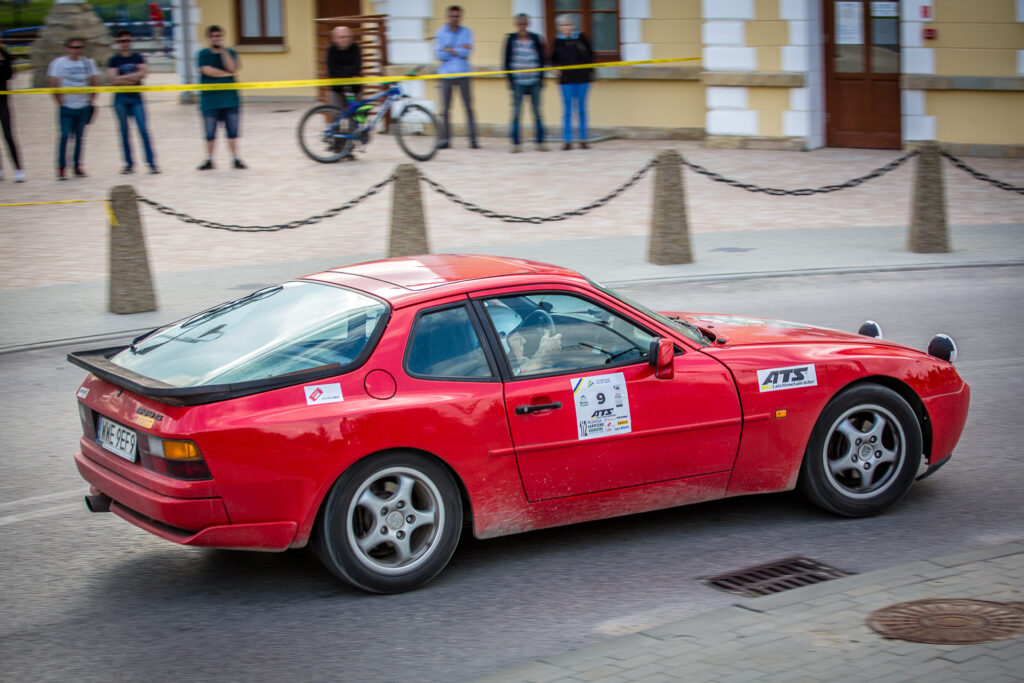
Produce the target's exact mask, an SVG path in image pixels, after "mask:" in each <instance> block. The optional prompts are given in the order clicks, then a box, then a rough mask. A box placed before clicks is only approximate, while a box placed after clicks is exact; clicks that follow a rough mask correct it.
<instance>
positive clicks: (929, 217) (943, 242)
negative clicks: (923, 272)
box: [907, 141, 952, 254]
mask: <svg viewBox="0 0 1024 683" xmlns="http://www.w3.org/2000/svg"><path fill="white" fill-rule="evenodd" d="M912 201H913V204H912V207H911V214H910V232H909V233H908V235H907V249H909V250H910V251H913V252H915V253H918V254H942V253H946V252H949V251H952V249H950V248H949V236H948V233H947V230H946V191H945V187H944V186H943V180H942V154H941V153H940V150H939V145H938V144H937V143H936V142H935V141H929V142H926V143H924V144H923V145H921V148H920V150H919V153H918V156H917V170H916V172H915V175H914V198H913V200H912Z"/></svg>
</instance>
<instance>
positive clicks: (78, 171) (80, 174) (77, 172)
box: [75, 166, 86, 178]
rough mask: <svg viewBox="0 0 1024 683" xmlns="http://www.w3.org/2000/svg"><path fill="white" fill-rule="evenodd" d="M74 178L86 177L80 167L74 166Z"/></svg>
mask: <svg viewBox="0 0 1024 683" xmlns="http://www.w3.org/2000/svg"><path fill="white" fill-rule="evenodd" d="M75 177H76V178H85V177H86V173H85V170H84V169H83V168H82V167H81V166H75Z"/></svg>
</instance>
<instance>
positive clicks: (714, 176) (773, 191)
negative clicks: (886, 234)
mask: <svg viewBox="0 0 1024 683" xmlns="http://www.w3.org/2000/svg"><path fill="white" fill-rule="evenodd" d="M916 154H918V152H917V150H914V151H911V152H907V153H906V154H904V155H903V156H901V157H899V158H898V159H893V160H892V161H890V162H889V163H887V164H885V165H884V166H879V167H878V168H876V169H875V170H873V171H871V173H868V174H866V175H862V176H860V177H858V178H851V179H850V180H847V181H846V182H845V183H839V184H838V185H823V186H822V187H803V188H800V189H798V190H786V189H783V188H780V187H761V186H759V185H752V184H750V183H741V182H740V181H738V180H733V179H732V178H726V177H725V176H723V175H721V174H720V173H715V172H714V171H709V170H708V169H706V168H704V167H703V166H699V165H698V164H695V163H693V162H691V161H687V160H686V158H685V157H683V166H686V167H688V168H690V169H692V170H694V171H696V172H697V173H700V174H701V175H704V176H707V177H708V178H711V180H714V181H716V182H719V183H725V184H726V185H732V186H733V187H738V188H740V189H741V190H746V191H747V192H763V193H764V194H770V195H775V196H783V195H785V196H795V197H805V196H807V195H812V194H825V193H827V192H835V191H837V190H845V189H847V188H850V187H857V186H858V185H860V184H861V183H866V182H867V181H869V180H873V179H874V178H879V177H881V176H883V175H885V174H886V173H888V172H889V171H894V170H896V169H897V168H899V167H900V166H902V165H903V163H904V162H905V161H907V159H909V158H910V157H912V156H915V155H916Z"/></svg>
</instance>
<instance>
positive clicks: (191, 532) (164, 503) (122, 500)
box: [75, 440, 298, 551]
mask: <svg viewBox="0 0 1024 683" xmlns="http://www.w3.org/2000/svg"><path fill="white" fill-rule="evenodd" d="M95 449H96V447H95V445H94V444H92V443H89V442H86V441H84V440H83V443H82V450H81V451H78V452H77V453H75V465H76V466H77V467H78V471H79V473H80V474H81V475H82V477H83V478H84V479H85V480H86V481H87V482H89V484H90V485H91V487H92V493H93V495H96V494H100V493H102V494H104V495H106V496H109V497H110V498H111V499H112V502H111V505H110V511H111V512H113V513H114V514H116V515H117V516H119V517H121V518H122V519H125V520H127V521H129V522H131V523H132V524H134V525H135V526H137V527H140V528H142V529H145V530H146V531H148V532H150V533H151V534H153V535H155V536H159V537H160V538H163V539H166V540H168V541H173V542H175V543H180V544H182V545H194V546H207V547H218V548H236V549H242V550H266V551H280V550H286V549H287V548H289V547H290V546H291V543H292V541H293V539H294V538H295V533H296V530H297V528H298V525H297V524H296V523H295V522H259V523H252V524H231V520H230V519H229V518H228V513H227V510H226V509H225V507H224V502H223V500H222V499H221V498H220V497H219V496H217V495H215V492H216V487H215V486H214V485H213V482H210V481H203V482H182V481H177V480H173V479H170V478H168V477H162V476H160V475H157V474H153V473H149V472H145V471H142V470H141V468H138V467H132V466H131V464H130V463H127V462H125V463H124V464H122V463H120V462H118V461H117V460H116V459H115V458H116V456H107V455H106V454H105V453H99V452H97V453H90V451H91V450H95ZM147 484H148V486H147ZM154 489H161V490H154Z"/></svg>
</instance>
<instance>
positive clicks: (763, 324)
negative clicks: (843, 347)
mask: <svg viewBox="0 0 1024 683" xmlns="http://www.w3.org/2000/svg"><path fill="white" fill-rule="evenodd" d="M665 315H668V316H670V317H679V318H681V319H682V320H685V321H687V322H689V323H692V324H694V325H696V326H697V327H699V328H701V329H704V330H708V331H709V332H711V333H713V334H715V335H717V336H718V337H719V338H720V339H721V338H724V339H725V342H724V343H722V342H719V343H718V344H717V346H727V347H728V346H748V345H752V344H779V343H785V344H794V343H821V342H829V343H836V342H848V343H859V344H863V343H866V342H876V343H881V344H886V345H888V343H887V342H882V341H880V340H876V339H871V338H870V337H865V336H863V335H860V334H853V333H851V332H842V331H840V330H831V329H828V328H824V327H813V326H811V325H803V324H801V323H794V322H788V321H786V320H771V319H768V318H752V317H749V316H740V315H723V314H720V313H666V314H665Z"/></svg>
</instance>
